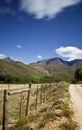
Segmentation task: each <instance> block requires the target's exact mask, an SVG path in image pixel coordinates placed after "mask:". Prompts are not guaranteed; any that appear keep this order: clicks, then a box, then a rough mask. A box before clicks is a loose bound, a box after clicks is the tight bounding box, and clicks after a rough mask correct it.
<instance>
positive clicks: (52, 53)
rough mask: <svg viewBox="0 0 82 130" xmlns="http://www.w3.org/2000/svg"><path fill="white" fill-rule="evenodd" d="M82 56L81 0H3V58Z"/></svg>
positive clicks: (0, 38) (28, 60)
mask: <svg viewBox="0 0 82 130" xmlns="http://www.w3.org/2000/svg"><path fill="white" fill-rule="evenodd" d="M6 57H11V58H12V59H13V60H15V61H21V62H23V63H25V64H29V63H32V62H36V61H40V60H44V59H49V58H55V57H58V58H62V59H63V60H68V61H70V60H74V59H82V0H0V59H3V58H6Z"/></svg>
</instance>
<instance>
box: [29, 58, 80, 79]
mask: <svg viewBox="0 0 82 130" xmlns="http://www.w3.org/2000/svg"><path fill="white" fill-rule="evenodd" d="M31 66H39V67H43V68H44V69H46V70H47V71H48V72H49V74H50V75H51V77H52V78H54V79H55V80H57V81H59V80H68V81H69V80H71V79H72V77H73V76H74V72H75V70H76V68H78V67H80V66H82V60H80V59H76V60H72V61H64V60H62V59H60V58H51V59H47V60H43V61H38V62H36V63H32V64H31Z"/></svg>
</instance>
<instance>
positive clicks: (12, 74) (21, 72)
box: [0, 57, 82, 83]
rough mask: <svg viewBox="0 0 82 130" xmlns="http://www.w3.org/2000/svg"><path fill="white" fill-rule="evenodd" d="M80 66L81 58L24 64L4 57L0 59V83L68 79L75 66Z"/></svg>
mask: <svg viewBox="0 0 82 130" xmlns="http://www.w3.org/2000/svg"><path fill="white" fill-rule="evenodd" d="M80 66H82V60H79V59H76V60H73V61H64V60H62V59H60V58H51V59H47V60H43V61H38V62H36V63H31V64H29V65H26V64H24V63H22V62H17V61H13V60H12V59H10V58H9V57H8V58H5V59H3V60H0V82H1V83H3V82H4V83H27V82H53V81H62V80H65V81H70V80H71V79H72V78H73V76H74V72H75V70H76V68H78V67H80Z"/></svg>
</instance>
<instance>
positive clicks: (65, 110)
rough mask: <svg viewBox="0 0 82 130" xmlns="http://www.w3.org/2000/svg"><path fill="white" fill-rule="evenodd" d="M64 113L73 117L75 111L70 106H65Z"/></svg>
mask: <svg viewBox="0 0 82 130" xmlns="http://www.w3.org/2000/svg"><path fill="white" fill-rule="evenodd" d="M62 113H63V115H64V116H65V117H68V118H71V117H72V115H73V114H74V112H73V111H72V110H71V109H70V108H69V107H68V106H63V107H62Z"/></svg>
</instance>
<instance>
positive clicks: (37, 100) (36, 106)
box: [35, 85, 38, 110]
mask: <svg viewBox="0 0 82 130" xmlns="http://www.w3.org/2000/svg"><path fill="white" fill-rule="evenodd" d="M35 100H36V102H35V110H37V104H38V85H37V90H36V99H35Z"/></svg>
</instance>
